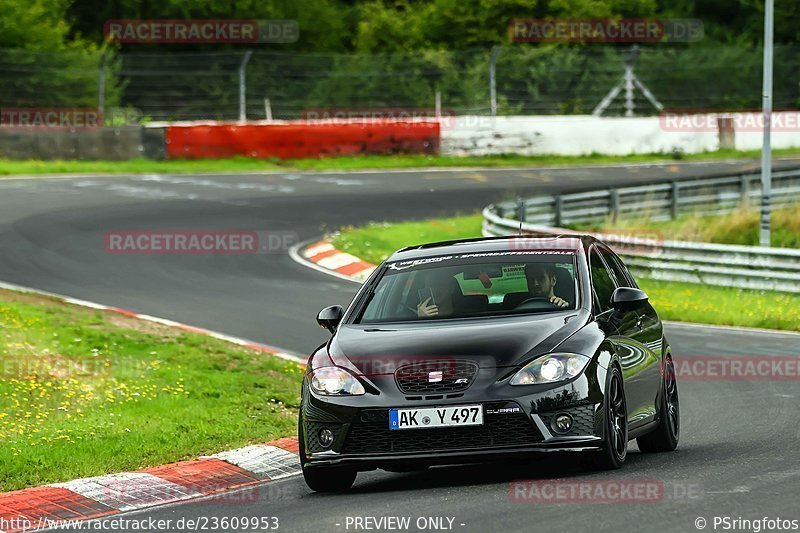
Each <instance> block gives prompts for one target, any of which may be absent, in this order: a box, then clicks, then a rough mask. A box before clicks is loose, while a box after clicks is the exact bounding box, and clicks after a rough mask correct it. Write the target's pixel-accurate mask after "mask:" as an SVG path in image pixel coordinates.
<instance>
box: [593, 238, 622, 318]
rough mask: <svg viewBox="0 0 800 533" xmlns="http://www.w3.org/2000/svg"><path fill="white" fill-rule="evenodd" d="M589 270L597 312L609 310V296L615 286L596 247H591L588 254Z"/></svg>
mask: <svg viewBox="0 0 800 533" xmlns="http://www.w3.org/2000/svg"><path fill="white" fill-rule="evenodd" d="M589 268H590V269H591V271H592V287H593V288H594V292H595V294H596V295H597V299H598V303H599V305H600V309H599V311H600V312H601V313H602V312H603V311H607V310H609V309H611V295H612V294H613V293H614V289H616V285H614V280H612V279H611V275H610V274H609V272H608V270H607V269H606V265H605V263H603V260H602V259H601V257H600V254H599V252H598V249H597V247H596V246H593V247H592V249H591V252H589Z"/></svg>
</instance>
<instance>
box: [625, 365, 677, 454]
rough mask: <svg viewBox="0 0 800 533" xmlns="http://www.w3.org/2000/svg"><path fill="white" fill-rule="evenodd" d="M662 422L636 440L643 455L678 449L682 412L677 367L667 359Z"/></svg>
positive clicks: (661, 409)
mask: <svg viewBox="0 0 800 533" xmlns="http://www.w3.org/2000/svg"><path fill="white" fill-rule="evenodd" d="M659 403H660V405H659V416H660V419H661V420H660V421H659V423H658V427H656V429H654V430H653V431H651V432H650V433H648V434H647V435H642V436H641V437H639V438H638V439H636V444H638V445H639V450H640V451H641V452H642V453H661V452H671V451H673V450H674V449H675V448H677V447H678V440H679V439H680V434H681V411H680V402H679V400H678V381H677V380H676V378H675V365H673V363H672V358H671V357H669V356H668V357H667V359H666V362H665V363H664V380H663V393H662V394H661V402H659Z"/></svg>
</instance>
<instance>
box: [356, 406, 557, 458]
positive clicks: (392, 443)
mask: <svg viewBox="0 0 800 533" xmlns="http://www.w3.org/2000/svg"><path fill="white" fill-rule="evenodd" d="M503 405H506V403H503V404H501V406H503ZM486 407H487V408H488V407H490V405H487V406H486ZM484 413H485V411H484ZM541 441H542V436H541V434H540V433H539V431H538V430H537V429H536V428H535V426H534V425H533V423H532V422H531V421H530V420H528V417H527V416H526V415H525V414H524V413H523V412H517V413H500V414H484V423H483V425H482V426H465V427H447V428H432V429H402V430H394V431H393V430H390V429H389V410H388V409H366V410H363V411H361V412H360V413H359V415H358V416H356V417H355V419H354V421H353V424H352V425H351V426H350V431H349V433H348V435H347V438H346V439H345V442H344V446H343V448H342V454H372V453H401V452H434V451H445V450H461V449H475V448H498V447H509V446H525V445H528V444H532V443H537V442H541Z"/></svg>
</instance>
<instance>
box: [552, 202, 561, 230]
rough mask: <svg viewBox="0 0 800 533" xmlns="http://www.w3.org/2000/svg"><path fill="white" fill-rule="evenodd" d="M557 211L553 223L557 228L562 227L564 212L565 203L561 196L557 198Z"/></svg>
mask: <svg viewBox="0 0 800 533" xmlns="http://www.w3.org/2000/svg"><path fill="white" fill-rule="evenodd" d="M555 199H556V206H555V207H556V210H555V220H554V221H553V225H554V226H555V227H557V228H559V227H561V214H562V213H561V212H562V210H563V202H562V200H561V195H560V194H559V195H558V196H556V198H555Z"/></svg>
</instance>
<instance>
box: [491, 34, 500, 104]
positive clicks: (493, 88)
mask: <svg viewBox="0 0 800 533" xmlns="http://www.w3.org/2000/svg"><path fill="white" fill-rule="evenodd" d="M499 55H500V45H497V46H494V47H493V48H492V57H491V58H490V59H489V107H490V109H491V113H492V117H496V116H497V75H496V70H497V56H499Z"/></svg>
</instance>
